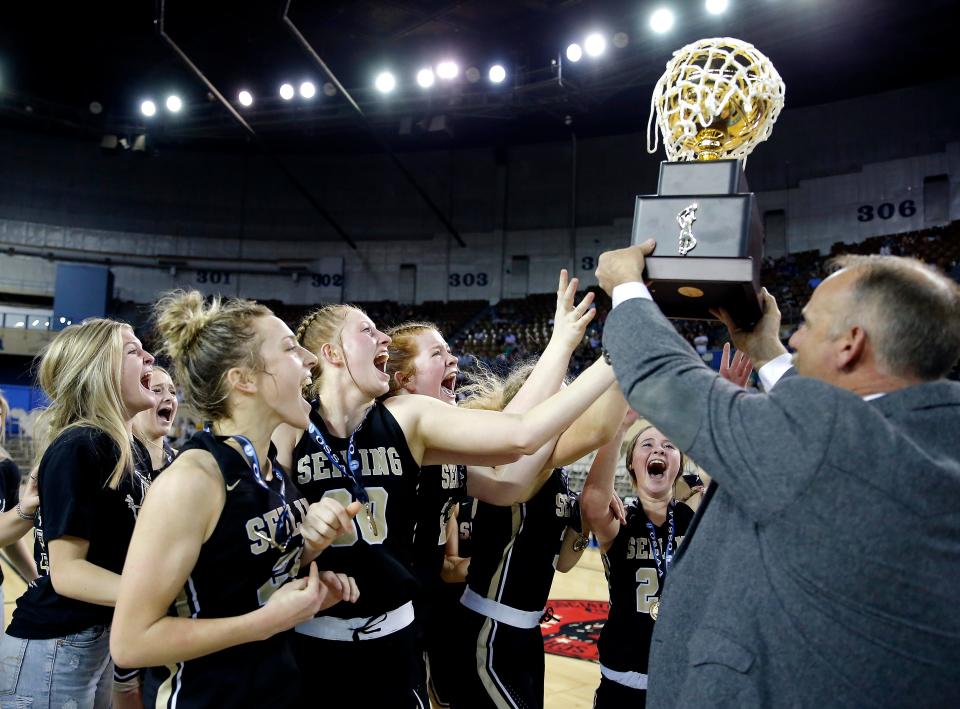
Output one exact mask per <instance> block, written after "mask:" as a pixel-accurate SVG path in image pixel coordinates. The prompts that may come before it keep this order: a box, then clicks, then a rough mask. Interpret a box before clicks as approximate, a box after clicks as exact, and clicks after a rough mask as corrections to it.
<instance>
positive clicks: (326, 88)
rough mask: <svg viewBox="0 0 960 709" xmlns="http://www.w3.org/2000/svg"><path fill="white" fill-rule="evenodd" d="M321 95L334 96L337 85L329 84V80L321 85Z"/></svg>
mask: <svg viewBox="0 0 960 709" xmlns="http://www.w3.org/2000/svg"><path fill="white" fill-rule="evenodd" d="M323 95H324V96H336V95H337V87H336V86H334V85H333V84H331V83H330V82H329V81H328V82H327V83H325V84H324V85H323Z"/></svg>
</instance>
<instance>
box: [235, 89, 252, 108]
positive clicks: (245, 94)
mask: <svg viewBox="0 0 960 709" xmlns="http://www.w3.org/2000/svg"><path fill="white" fill-rule="evenodd" d="M237 100H238V101H239V102H240V105H241V106H252V105H253V94H251V93H250V92H249V91H247V90H246V89H244V90H243V91H241V92H240V93H239V94H237Z"/></svg>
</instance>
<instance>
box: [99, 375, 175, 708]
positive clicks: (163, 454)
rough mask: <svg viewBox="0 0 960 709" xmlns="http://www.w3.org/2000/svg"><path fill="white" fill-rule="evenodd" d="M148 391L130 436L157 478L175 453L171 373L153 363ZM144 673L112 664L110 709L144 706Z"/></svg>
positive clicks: (173, 399) (173, 396)
mask: <svg viewBox="0 0 960 709" xmlns="http://www.w3.org/2000/svg"><path fill="white" fill-rule="evenodd" d="M150 391H152V392H153V393H154V395H155V396H156V400H157V401H156V404H154V405H153V406H152V407H151V408H149V409H147V410H145V411H141V412H140V413H139V414H137V415H136V416H135V417H134V419H133V435H134V436H136V437H137V440H139V441H140V442H141V443H142V444H143V445H144V446H145V447H146V450H147V452H148V454H149V455H150V469H151V478H152V477H155V476H156V475H158V474H159V473H160V472H161V471H162V470H163V469H164V468H166V467H167V466H168V465H170V463H172V462H173V458H174V456H175V455H176V451H175V450H174V449H173V447H172V446H171V445H170V443H169V442H168V440H167V437H168V436H169V435H170V429H171V428H172V427H173V423H174V421H175V419H176V417H177V407H178V406H179V404H178V402H177V388H176V387H175V386H174V384H173V379H171V378H170V373H169V372H168V371H167V370H166V369H164V368H163V367H161V366H159V365H157V364H154V365H153V370H152V371H151V372H150ZM142 684H143V670H141V669H131V668H128V667H121V666H120V665H116V664H115V665H114V667H113V709H140V707H142V706H143V703H142V701H141V696H140V688H141V686H142Z"/></svg>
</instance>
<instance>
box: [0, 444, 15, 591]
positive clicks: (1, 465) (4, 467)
mask: <svg viewBox="0 0 960 709" xmlns="http://www.w3.org/2000/svg"><path fill="white" fill-rule="evenodd" d="M18 502H20V468H18V467H17V464H16V463H14V462H13V460H12V459H10V458H5V459H4V460H0V505H2V506H3V507H2V508H0V512H7V511H8V510H12V509H13V508H14V507H16V506H17V503H18ZM2 583H3V570H2V569H0V584H2Z"/></svg>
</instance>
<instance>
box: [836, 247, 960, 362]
mask: <svg viewBox="0 0 960 709" xmlns="http://www.w3.org/2000/svg"><path fill="white" fill-rule="evenodd" d="M833 264H834V265H836V266H838V267H839V268H840V269H841V270H840V271H839V272H838V273H836V274H834V275H833V276H832V277H831V278H830V279H829V280H828V281H825V282H824V283H823V284H822V285H821V287H823V286H828V287H829V285H830V284H829V281H834V282H835V284H836V285H838V286H841V288H838V289H837V290H838V296H839V297H838V301H840V302H837V303H836V306H837V307H838V309H839V311H840V312H838V313H837V314H838V316H839V317H838V318H837V319H836V320H834V323H833V324H834V327H833V328H832V329H833V330H834V331H835V332H836V333H837V334H839V332H840V331H842V330H843V329H844V328H849V327H851V326H853V325H859V326H861V327H863V329H864V330H865V331H866V332H867V336H868V337H869V339H870V343H871V345H872V347H873V350H874V353H875V355H876V358H877V361H878V363H879V364H880V365H882V366H883V368H884V369H886V370H887V371H888V373H889V374H891V375H894V376H900V377H905V378H910V379H920V380H924V381H930V380H933V379H939V378H941V377H944V376H946V375H947V374H948V373H949V372H950V370H951V369H952V368H953V366H954V365H955V364H956V362H957V360H958V359H960V287H958V286H957V284H956V283H954V282H953V281H951V280H950V279H949V278H947V277H945V276H944V275H943V274H941V273H939V272H938V271H936V270H935V269H933V268H931V267H929V266H926V265H925V264H923V263H922V262H920V261H917V260H914V259H909V258H903V257H899V256H852V255H848V256H840V257H838V258H836V259H834V260H833ZM848 285H849V287H843V286H848Z"/></svg>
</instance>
